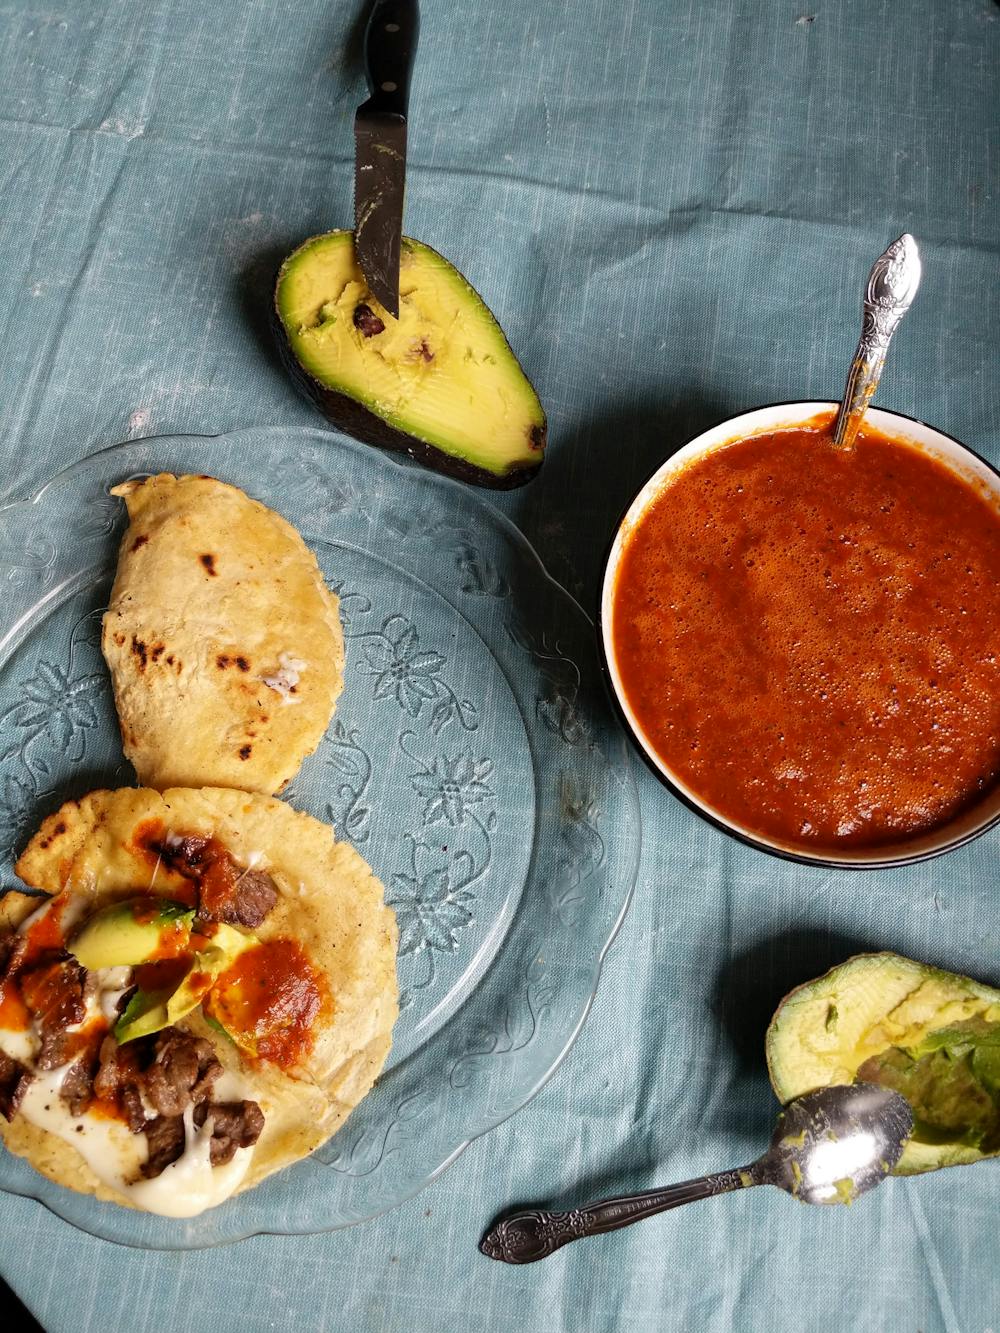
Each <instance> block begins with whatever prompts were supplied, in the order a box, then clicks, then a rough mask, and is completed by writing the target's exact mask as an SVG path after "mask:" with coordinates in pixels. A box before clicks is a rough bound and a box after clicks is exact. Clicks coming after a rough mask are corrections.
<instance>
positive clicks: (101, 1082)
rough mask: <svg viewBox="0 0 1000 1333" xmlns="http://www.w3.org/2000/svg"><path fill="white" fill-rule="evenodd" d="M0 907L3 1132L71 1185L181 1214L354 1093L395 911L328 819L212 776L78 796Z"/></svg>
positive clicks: (387, 1000) (365, 1082) (272, 1164)
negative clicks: (195, 785)
mask: <svg viewBox="0 0 1000 1333" xmlns="http://www.w3.org/2000/svg"><path fill="white" fill-rule="evenodd" d="M16 868H17V872H18V874H19V875H20V877H21V879H22V880H23V881H24V883H25V884H26V885H28V887H29V888H32V889H36V890H41V891H42V892H44V893H45V894H48V895H51V896H49V897H46V898H38V897H31V896H28V895H26V894H21V893H19V892H12V893H9V894H8V895H7V896H6V897H5V898H4V899H3V900H2V911H0V1113H2V1117H3V1118H0V1134H2V1137H3V1138H4V1140H5V1141H6V1144H7V1146H8V1147H9V1148H11V1149H12V1150H13V1151H14V1152H16V1153H19V1154H21V1155H22V1156H23V1157H25V1158H27V1159H28V1161H29V1162H30V1163H31V1164H32V1165H33V1166H34V1167H35V1168H36V1169H37V1170H39V1171H41V1172H42V1173H43V1174H44V1175H46V1176H48V1177H49V1178H50V1179H52V1180H55V1181H57V1182H58V1183H60V1184H62V1185H66V1186H68V1187H70V1188H71V1189H75V1190H79V1191H81V1192H83V1193H89V1194H94V1195H97V1197H98V1198H101V1199H106V1200H112V1201H114V1202H116V1203H123V1204H129V1205H131V1206H133V1207H136V1208H142V1209H146V1210H148V1211H150V1212H156V1213H162V1214H165V1215H167V1216H175V1217H184V1216H192V1215H194V1214H196V1213H199V1212H201V1211H203V1210H204V1209H205V1208H210V1207H213V1206H214V1205H216V1204H218V1203H220V1202H222V1200H223V1199H225V1198H227V1197H229V1196H230V1195H231V1194H233V1193H235V1192H237V1191H238V1190H244V1189H247V1188H249V1187H251V1186H253V1185H256V1184H259V1182H260V1181H261V1180H263V1179H264V1178H265V1177H266V1176H268V1175H270V1174H271V1173H272V1172H274V1171H277V1170H279V1169H280V1168H282V1167H284V1166H287V1165H289V1164H290V1163H292V1162H294V1161H297V1160H298V1159H299V1158H301V1157H304V1156H306V1155H307V1154H308V1153H309V1152H311V1151H312V1150H313V1149H314V1148H315V1147H317V1146H318V1145H319V1144H320V1143H322V1142H324V1141H325V1140H326V1139H327V1138H329V1136H330V1135H331V1134H332V1133H333V1132H334V1130H336V1128H337V1127H338V1125H340V1124H341V1122H342V1121H343V1120H344V1119H345V1118H346V1117H347V1115H348V1114H349V1112H350V1111H351V1109H352V1108H353V1107H354V1106H355V1105H356V1104H357V1103H358V1102H359V1101H360V1100H361V1098H362V1097H364V1095H365V1094H366V1093H367V1092H368V1091H369V1089H370V1088H371V1086H372V1083H373V1082H374V1080H375V1078H376V1076H377V1074H378V1072H379V1070H380V1069H381V1068H382V1065H383V1064H384V1062H385V1059H386V1056H387V1054H388V1052H389V1046H390V1041H391V1032H392V1025H393V1022H394V1020H395V1017H396V1013H397V989H396V975H395V952H396V925H395V918H394V916H393V913H392V911H391V909H389V908H388V907H386V906H385V904H384V901H383V890H382V886H381V884H380V883H379V882H378V880H377V879H376V878H375V877H374V875H373V874H372V872H371V871H370V869H369V868H368V866H367V865H366V864H365V862H364V861H363V860H362V859H361V857H360V856H359V855H358V854H357V852H355V851H354V849H353V848H351V847H349V846H346V845H344V844H342V843H337V842H335V841H334V838H333V834H332V831H331V830H330V829H329V828H328V827H327V826H326V825H324V824H321V823H320V822H319V821H318V820H315V819H313V818H311V817H310V816H309V815H305V814H301V813H299V812H297V811H295V810H293V809H291V808H290V807H289V806H288V805H286V804H284V803H283V802H281V801H278V800H274V799H273V798H271V797H266V796H259V795H250V794H247V793H245V792H240V791H234V790H229V789H223V788H205V789H202V790H190V789H185V788H177V789H172V790H168V791H165V792H163V793H162V794H160V793H158V792H154V791H151V790H148V789H143V788H140V789H126V790H120V791H97V792H92V793H91V794H90V795H89V796H86V797H84V798H83V800H81V801H79V802H77V801H71V802H69V803H68V804H66V805H64V806H63V807H62V808H61V809H60V810H59V811H58V812H57V813H56V814H54V815H51V816H50V817H49V818H48V819H46V821H45V822H44V824H43V825H42V827H41V829H40V830H39V831H38V833H37V834H36V835H35V837H34V838H33V839H32V840H31V842H30V844H29V845H28V847H27V849H26V850H25V852H24V854H23V855H22V856H21V858H20V860H19V861H18V863H17V867H16Z"/></svg>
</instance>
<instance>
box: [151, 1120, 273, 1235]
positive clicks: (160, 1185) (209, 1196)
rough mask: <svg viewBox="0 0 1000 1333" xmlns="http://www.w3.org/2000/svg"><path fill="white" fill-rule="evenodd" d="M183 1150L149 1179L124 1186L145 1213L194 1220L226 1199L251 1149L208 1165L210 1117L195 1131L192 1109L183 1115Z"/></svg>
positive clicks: (242, 1175)
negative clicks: (223, 1161) (217, 1163)
mask: <svg viewBox="0 0 1000 1333" xmlns="http://www.w3.org/2000/svg"><path fill="white" fill-rule="evenodd" d="M184 1139H185V1144H184V1151H183V1152H182V1153H181V1155H180V1157H178V1159H177V1161H176V1162H171V1163H170V1165H169V1166H167V1167H164V1169H163V1170H162V1171H161V1172H160V1174H159V1175H158V1176H154V1177H153V1179H152V1180H138V1181H136V1182H135V1183H134V1184H132V1185H129V1186H128V1187H127V1193H128V1197H129V1198H130V1199H131V1200H132V1202H133V1203H135V1204H138V1206H139V1207H140V1208H145V1209H146V1211H147V1212H149V1213H159V1214H160V1215H161V1216H162V1217H194V1216H196V1215H197V1214H198V1213H203V1212H204V1211H205V1209H206V1208H214V1207H215V1206H216V1205H217V1204H220V1203H222V1201H223V1200H224V1199H228V1198H229V1196H230V1194H232V1192H233V1190H235V1189H236V1186H237V1185H238V1184H239V1183H240V1181H241V1180H242V1179H243V1177H244V1176H245V1175H246V1173H247V1167H249V1165H250V1158H251V1157H252V1156H253V1149H252V1148H237V1149H236V1154H235V1156H234V1157H233V1159H232V1161H231V1162H226V1163H225V1164H224V1165H223V1166H215V1167H213V1166H212V1163H211V1158H210V1156H209V1154H210V1151H211V1142H212V1117H211V1116H208V1117H206V1120H205V1123H204V1125H202V1127H201V1128H200V1129H199V1128H198V1127H197V1126H196V1125H195V1123H194V1107H192V1106H189V1107H188V1109H187V1110H186V1111H185V1112H184Z"/></svg>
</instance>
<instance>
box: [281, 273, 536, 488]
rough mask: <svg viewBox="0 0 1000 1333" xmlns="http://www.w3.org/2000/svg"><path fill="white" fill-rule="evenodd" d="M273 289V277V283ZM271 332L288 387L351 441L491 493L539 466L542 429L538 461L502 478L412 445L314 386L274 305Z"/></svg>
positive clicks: (353, 404) (521, 481)
mask: <svg viewBox="0 0 1000 1333" xmlns="http://www.w3.org/2000/svg"><path fill="white" fill-rule="evenodd" d="M276 284H277V278H275V285H276ZM271 327H272V329H273V330H274V337H275V340H276V342H277V344H278V353H279V355H280V357H281V361H282V364H283V365H284V367H285V369H286V370H287V372H288V374H289V376H290V377H291V380H292V383H293V384H294V385H295V386H296V388H298V389H299V391H300V392H301V393H303V394H304V395H305V396H306V398H308V399H309V401H310V402H311V403H312V404H313V405H314V406H316V407H318V408H319V410H320V411H321V412H322V414H323V416H324V417H326V419H327V421H329V422H330V424H331V425H333V426H336V427H337V429H338V430H342V431H344V432H345V433H346V434H347V435H353V436H354V438H355V439H356V440H362V441H363V442H364V443H365V444H374V445H376V446H377V447H378V448H379V449H390V450H392V452H393V453H397V454H406V456H407V457H408V458H412V459H413V460H414V461H415V462H417V463H422V464H423V466H424V467H428V468H431V469H432V470H433V471H435V472H443V473H444V475H445V476H447V477H454V478H455V480H456V481H465V482H468V483H470V485H473V486H483V487H486V488H488V489H489V490H493V491H512V490H515V489H516V488H517V487H518V486H523V485H525V483H526V482H529V481H531V479H532V477H534V476H535V475H536V474H537V472H538V470H539V468H540V467H541V466H542V460H543V458H544V456H545V442H546V427H544V426H543V427H542V431H541V439H540V442H539V445H538V462H537V463H536V464H533V465H532V466H530V467H525V466H523V465H522V466H521V467H514V468H511V469H510V470H509V471H508V472H505V473H503V474H502V475H501V474H499V473H496V472H489V471H487V470H486V469H485V468H480V467H476V466H475V464H473V463H469V462H467V461H466V459H464V458H456V457H454V455H452V454H446V453H444V452H443V450H441V449H436V448H435V447H434V445H432V444H427V443H426V442H425V441H424V440H418V439H416V438H415V437H414V436H413V435H407V434H406V432H405V431H400V430H395V429H394V428H393V427H392V426H390V425H388V424H387V422H385V421H383V420H382V418H381V417H377V416H376V415H375V413H374V412H369V411H368V409H367V408H366V407H362V405H361V404H360V403H359V402H357V401H356V400H355V399H354V398H349V397H348V396H347V395H346V394H343V393H337V392H336V391H335V390H334V389H328V388H327V387H326V385H324V384H320V383H319V381H318V380H316V379H314V378H313V377H312V375H310V374H309V372H308V371H307V370H305V369H304V367H303V366H302V365H301V364H300V362H299V361H298V359H297V357H296V355H295V353H294V351H293V350H292V346H291V343H290V342H289V340H288V334H287V333H286V332H285V326H284V324H283V323H282V322H281V316H280V315H279V314H278V310H277V306H276V305H274V304H272V306H271Z"/></svg>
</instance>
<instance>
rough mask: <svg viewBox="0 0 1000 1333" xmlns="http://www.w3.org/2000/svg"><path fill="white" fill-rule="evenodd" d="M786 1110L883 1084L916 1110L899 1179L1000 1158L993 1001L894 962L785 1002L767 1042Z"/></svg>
mask: <svg viewBox="0 0 1000 1333" xmlns="http://www.w3.org/2000/svg"><path fill="white" fill-rule="evenodd" d="M766 1048H767V1063H768V1069H769V1071H770V1075H771V1083H772V1084H773V1086H774V1090H775V1092H776V1093H777V1095H778V1097H779V1098H780V1099H781V1101H782V1102H789V1101H791V1100H792V1099H793V1098H795V1097H799V1096H801V1095H802V1094H803V1093H805V1092H809V1091H811V1090H812V1089H814V1088H820V1087H828V1086H830V1085H832V1084H837V1083H853V1082H865V1083H880V1084H883V1085H884V1086H886V1087H891V1088H895V1089H896V1091H897V1092H900V1093H902V1094H903V1096H904V1097H906V1099H907V1101H908V1102H909V1103H910V1105H911V1106H912V1107H913V1115H914V1131H913V1134H912V1136H911V1138H910V1141H909V1142H908V1143H907V1145H906V1148H905V1150H904V1152H903V1156H902V1158H901V1159H900V1161H899V1164H898V1165H897V1167H896V1168H895V1173H896V1174H897V1175H914V1174H916V1173H918V1172H921V1171H934V1170H936V1169H937V1168H938V1167H942V1166H959V1165H962V1164H963V1163H970V1162H978V1161H981V1160H982V1159H984V1158H987V1157H995V1156H997V1155H1000V991H998V990H994V989H993V988H992V987H990V986H984V985H982V984H981V983H980V982H977V981H972V980H971V979H970V978H968V977H963V976H959V975H957V974H956V973H953V972H944V971H942V970H941V969H939V968H934V967H928V966H927V965H926V964H923V963H916V962H913V961H912V960H911V959H909V958H903V957H900V955H898V954H892V953H878V954H861V955H859V956H858V957H856V958H850V959H848V960H847V962H846V963H842V964H841V965H840V966H839V967H835V968H833V969H832V970H831V971H830V972H828V973H827V974H826V975H825V976H822V977H820V978H818V980H816V981H811V982H808V983H807V984H806V985H804V986H800V987H799V988H798V990H794V991H792V993H791V994H790V995H787V996H786V997H785V999H784V1000H782V1002H781V1004H780V1005H779V1006H778V1009H777V1011H776V1013H775V1015H774V1018H773V1019H772V1020H771V1025H770V1027H769V1028H768V1031H767V1039H766Z"/></svg>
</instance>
